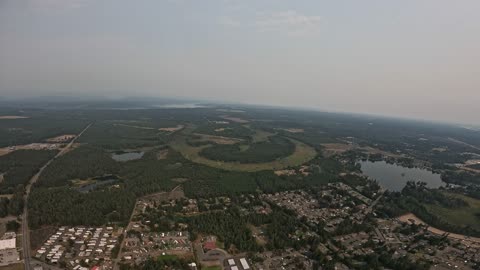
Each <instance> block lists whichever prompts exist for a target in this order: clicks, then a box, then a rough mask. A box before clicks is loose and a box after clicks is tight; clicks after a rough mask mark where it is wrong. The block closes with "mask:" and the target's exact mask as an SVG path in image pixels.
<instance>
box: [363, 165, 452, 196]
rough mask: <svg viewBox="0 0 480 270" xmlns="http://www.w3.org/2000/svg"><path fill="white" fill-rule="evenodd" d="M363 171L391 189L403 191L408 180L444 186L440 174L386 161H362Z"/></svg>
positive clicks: (384, 186) (433, 185)
mask: <svg viewBox="0 0 480 270" xmlns="http://www.w3.org/2000/svg"><path fill="white" fill-rule="evenodd" d="M360 165H361V166H362V171H363V173H364V174H365V175H367V176H368V177H370V178H372V179H375V180H377V182H378V184H379V185H380V186H382V187H383V188H386V189H388V190H390V191H401V190H402V189H403V187H404V186H405V185H406V183H407V182H408V181H415V182H418V181H421V182H425V183H427V186H428V187H430V188H438V187H441V186H444V185H445V183H444V182H443V181H442V179H441V178H440V174H438V173H433V172H431V171H429V170H426V169H420V168H407V167H402V166H399V165H395V164H388V163H387V162H385V161H377V162H371V161H361V162H360Z"/></svg>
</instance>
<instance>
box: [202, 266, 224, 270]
mask: <svg viewBox="0 0 480 270" xmlns="http://www.w3.org/2000/svg"><path fill="white" fill-rule="evenodd" d="M202 270H222V267H220V266H204V267H202Z"/></svg>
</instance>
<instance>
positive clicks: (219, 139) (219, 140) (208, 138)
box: [193, 133, 243, 144]
mask: <svg viewBox="0 0 480 270" xmlns="http://www.w3.org/2000/svg"><path fill="white" fill-rule="evenodd" d="M194 135H195V136H199V137H200V138H199V139H196V140H193V141H198V142H214V143H216V144H236V143H239V142H242V141H243V140H242V139H238V138H231V137H223V136H215V135H208V134H200V133H194Z"/></svg>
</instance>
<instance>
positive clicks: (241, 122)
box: [220, 115, 250, 124]
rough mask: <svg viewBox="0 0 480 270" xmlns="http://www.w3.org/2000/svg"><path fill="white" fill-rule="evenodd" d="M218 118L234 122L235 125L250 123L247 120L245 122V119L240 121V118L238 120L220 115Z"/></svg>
mask: <svg viewBox="0 0 480 270" xmlns="http://www.w3.org/2000/svg"><path fill="white" fill-rule="evenodd" d="M220 117H221V118H223V119H225V120H229V121H232V122H235V123H240V124H246V123H248V122H250V121H248V120H245V119H242V118H239V117H233V116H229V115H222V116H220Z"/></svg>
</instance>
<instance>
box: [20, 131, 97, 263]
mask: <svg viewBox="0 0 480 270" xmlns="http://www.w3.org/2000/svg"><path fill="white" fill-rule="evenodd" d="M90 126H92V124H89V125H88V126H87V127H86V128H84V129H83V130H82V132H80V133H79V134H78V135H77V136H76V137H75V138H74V139H73V140H72V141H71V142H70V143H69V144H67V146H65V147H64V148H63V149H62V150H61V151H60V152H58V153H57V155H55V157H53V158H52V159H50V160H49V161H48V162H47V163H45V165H43V167H41V168H40V170H39V171H38V173H37V174H35V175H34V176H33V177H32V178H31V179H30V182H28V184H27V186H26V188H25V195H24V197H23V201H24V202H25V206H24V208H23V214H22V246H23V247H22V249H23V259H24V263H25V270H30V269H31V264H30V258H31V257H32V256H31V255H30V230H29V228H28V207H27V202H28V195H30V190H31V188H32V185H33V184H35V182H37V180H38V178H39V177H40V175H41V174H42V172H43V170H45V168H47V167H48V165H50V164H51V163H52V162H53V161H54V160H55V159H56V158H57V157H59V156H61V155H63V154H65V153H66V152H67V151H69V150H70V148H71V147H72V145H73V144H74V143H75V141H76V140H77V139H78V138H80V136H82V134H83V133H84V132H85V131H86V130H87V129H88V128H89V127H90Z"/></svg>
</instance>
